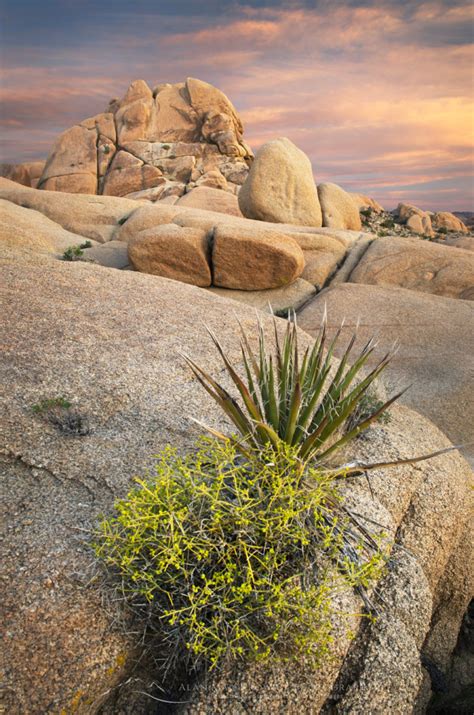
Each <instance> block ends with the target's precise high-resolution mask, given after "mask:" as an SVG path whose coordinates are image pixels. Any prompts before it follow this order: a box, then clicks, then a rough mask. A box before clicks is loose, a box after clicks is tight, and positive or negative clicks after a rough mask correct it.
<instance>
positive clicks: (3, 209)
mask: <svg viewBox="0 0 474 715" xmlns="http://www.w3.org/2000/svg"><path fill="white" fill-rule="evenodd" d="M84 241H85V238H84V237H83V236H78V235H77V234H76V233H71V232H69V231H66V230H65V229H64V228H62V226H60V225H59V224H57V223H55V222H54V221H51V219H49V218H47V217H46V216H43V214H41V213H39V211H34V210H32V209H28V208H23V207H22V206H17V205H16V204H13V203H11V202H10V201H5V200H4V199H0V252H1V254H2V255H5V253H9V254H11V253H12V252H13V253H16V254H24V253H28V254H31V255H33V256H34V255H37V254H39V253H41V254H47V255H50V256H51V257H59V256H60V255H61V254H62V253H63V252H64V251H65V250H66V249H67V248H69V247H70V246H77V245H79V244H81V243H83V242H84ZM17 260H20V256H19V255H18V256H17Z"/></svg>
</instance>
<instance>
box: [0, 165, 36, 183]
mask: <svg viewBox="0 0 474 715" xmlns="http://www.w3.org/2000/svg"><path fill="white" fill-rule="evenodd" d="M0 176H1V177H3V178H4V179H9V180H10V181H15V182H16V183H17V184H22V185H23V186H31V178H30V174H29V171H28V170H27V169H26V167H25V166H24V165H23V164H0Z"/></svg>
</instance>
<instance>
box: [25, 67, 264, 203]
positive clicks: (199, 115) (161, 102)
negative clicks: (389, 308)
mask: <svg viewBox="0 0 474 715" xmlns="http://www.w3.org/2000/svg"><path fill="white" fill-rule="evenodd" d="M251 157H252V152H251V150H250V148H249V147H248V146H247V145H246V144H245V142H244V140H243V127H242V122H241V121H240V118H239V116H238V115H237V112H236V111H235V109H234V107H233V106H232V104H231V102H230V101H229V99H227V97H226V96H225V95H224V94H223V93H222V92H221V91H220V90H218V89H217V88H216V87H213V86H212V85H210V84H207V83H206V82H202V81H201V80H198V79H192V78H188V79H187V80H186V81H185V82H181V83H178V84H174V85H171V84H161V85H157V86H156V87H155V88H154V89H153V91H152V90H151V89H150V88H149V87H148V85H147V84H146V82H144V81H143V80H137V81H135V82H132V84H131V85H130V87H129V88H128V90H127V92H126V93H125V95H124V97H123V98H122V99H121V100H112V102H111V103H110V106H109V107H108V110H107V111H106V112H104V113H102V114H97V115H96V116H94V117H91V118H89V119H86V120H84V121H83V122H81V123H80V124H79V125H77V126H74V127H71V129H68V130H67V131H65V132H64V133H63V134H61V136H59V137H58V139H57V140H56V142H55V144H54V146H53V148H52V150H51V153H50V155H49V157H48V159H47V162H46V165H45V167H44V171H43V173H42V176H41V178H40V180H39V184H38V187H39V188H41V189H47V190H50V191H51V190H53V191H65V192H69V193H85V194H103V195H106V196H127V195H132V194H133V198H141V197H143V198H149V197H150V191H151V190H153V193H152V194H151V196H152V197H153V200H157V199H164V198H167V197H171V196H173V197H176V198H177V197H179V196H182V195H183V194H184V193H185V192H187V191H191V190H192V189H193V188H194V187H195V186H211V187H218V188H221V189H224V190H225V191H229V192H230V193H236V192H237V190H238V187H239V186H240V185H241V184H242V183H243V182H244V181H245V178H246V175H247V172H248V162H249V160H250V158H251Z"/></svg>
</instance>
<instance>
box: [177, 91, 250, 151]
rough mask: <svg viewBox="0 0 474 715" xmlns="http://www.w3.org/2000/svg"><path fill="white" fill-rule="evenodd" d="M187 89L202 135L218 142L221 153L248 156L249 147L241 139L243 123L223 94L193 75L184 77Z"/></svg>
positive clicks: (215, 142)
mask: <svg viewBox="0 0 474 715" xmlns="http://www.w3.org/2000/svg"><path fill="white" fill-rule="evenodd" d="M186 89H187V91H188V94H189V98H190V102H191V105H192V107H193V109H194V110H195V111H196V112H197V114H198V116H199V117H202V127H201V133H202V136H203V137H204V138H205V139H208V140H210V141H211V142H213V143H214V144H217V146H218V147H219V151H220V152H221V153H222V154H226V155H227V156H248V154H249V152H248V147H247V146H246V145H245V144H244V143H243V141H242V136H243V131H244V130H243V126H242V122H241V120H240V118H239V116H238V114H237V112H236V111H235V109H234V107H233V105H232V103H231V102H230V100H229V99H228V98H227V97H226V96H225V94H224V93H223V92H221V91H220V90H219V89H217V87H213V86H212V85H211V84H208V83H207V82H203V81H202V80H199V79H194V78H192V77H188V79H187V80H186ZM250 155H251V152H250Z"/></svg>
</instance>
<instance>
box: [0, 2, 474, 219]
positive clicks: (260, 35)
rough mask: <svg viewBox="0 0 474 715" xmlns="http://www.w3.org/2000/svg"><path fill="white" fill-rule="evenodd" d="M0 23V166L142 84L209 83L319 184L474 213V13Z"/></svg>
mask: <svg viewBox="0 0 474 715" xmlns="http://www.w3.org/2000/svg"><path fill="white" fill-rule="evenodd" d="M0 19H1V30H0V33H1V34H0V46H1V57H0V59H1V66H2V83H1V87H0V92H1V113H0V134H1V144H0V161H4V162H20V161H30V160H35V159H42V158H46V156H47V154H48V151H49V149H50V147H51V145H52V143H53V141H54V139H55V137H56V136H57V135H58V134H59V133H60V132H62V131H64V130H65V129H67V128H68V127H70V126H72V125H73V124H75V123H77V122H79V121H81V120H82V119H85V118H86V117H89V116H92V115H94V114H97V113H98V112H101V111H104V110H105V108H106V106H107V104H108V102H109V99H111V98H112V97H120V96H122V95H123V94H124V93H125V91H126V89H127V86H128V85H129V84H130V82H131V81H133V80H134V79H139V78H140V79H145V80H146V81H147V82H148V83H149V84H150V86H151V87H153V86H154V85H156V84H158V83H160V82H180V81H183V80H184V79H185V78H186V77H198V78H199V79H202V80H205V81H207V82H210V83H212V84H214V85H216V86H217V87H219V88H220V89H221V90H222V91H223V92H225V93H226V94H227V96H228V97H229V98H230V99H231V101H232V102H233V104H234V105H235V107H236V109H237V110H238V112H239V114H240V116H241V117H242V120H243V122H244V127H245V134H244V136H245V139H246V140H247V142H248V143H249V144H250V145H251V147H252V148H253V149H254V150H256V149H258V147H259V146H260V145H261V144H263V143H264V142H266V141H268V140H270V139H274V138H276V137H279V136H286V137H288V138H290V139H291V140H292V141H293V142H294V143H295V144H297V145H298V146H299V147H300V148H301V149H303V150H304V151H305V152H306V153H307V154H308V156H309V157H310V159H311V162H312V165H313V172H314V176H315V180H316V181H317V182H321V181H333V182H335V183H338V184H340V185H341V186H343V187H344V188H345V189H347V190H349V191H357V192H361V193H365V194H368V195H370V196H372V197H374V198H375V199H377V200H378V201H380V202H381V203H382V205H384V206H385V207H386V208H393V207H394V206H396V205H397V203H398V202H399V201H406V202H409V203H414V204H416V205H418V206H421V207H422V208H424V209H428V210H474V200H473V178H472V177H473V153H472V146H473V139H474V109H473V104H474V103H473V97H474V76H473V62H474V55H473V40H474V11H473V5H472V3H471V2H470V1H464V0H454V1H453V2H447V1H444V0H427V1H426V2H418V1H417V0H406V1H405V0H382V1H381V2H375V1H371V0H341V1H340V2H339V1H337V0H313V1H312V2H309V1H307V2H303V1H293V0H286V1H284V0H281V1H278V0H277V1H276V2H266V1H265V0H251V1H244V0H242V2H238V1H237V0H236V1H234V0H229V1H226V0H169V1H168V2H161V0H134V1H133V0H113V1H110V0H0Z"/></svg>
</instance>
